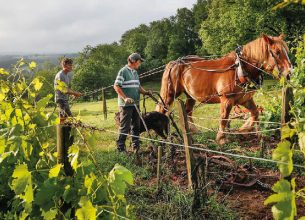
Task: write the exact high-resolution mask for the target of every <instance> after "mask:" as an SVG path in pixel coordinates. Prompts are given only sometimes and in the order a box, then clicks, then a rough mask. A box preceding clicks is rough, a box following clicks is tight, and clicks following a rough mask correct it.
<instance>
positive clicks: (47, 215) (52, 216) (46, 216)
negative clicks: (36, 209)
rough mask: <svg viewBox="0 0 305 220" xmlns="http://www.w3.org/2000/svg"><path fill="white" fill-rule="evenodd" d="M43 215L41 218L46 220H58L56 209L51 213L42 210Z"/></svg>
mask: <svg viewBox="0 0 305 220" xmlns="http://www.w3.org/2000/svg"><path fill="white" fill-rule="evenodd" d="M41 212H42V214H41V216H42V217H43V219H45V220H53V219H55V218H56V215H57V213H58V212H57V210H56V209H50V210H49V211H47V212H45V211H44V210H41Z"/></svg>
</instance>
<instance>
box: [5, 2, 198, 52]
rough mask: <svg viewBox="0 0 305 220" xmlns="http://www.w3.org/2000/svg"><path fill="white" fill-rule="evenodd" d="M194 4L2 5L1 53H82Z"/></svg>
mask: <svg viewBox="0 0 305 220" xmlns="http://www.w3.org/2000/svg"><path fill="white" fill-rule="evenodd" d="M195 2H196V0H24V1H22V0H0V3H1V7H0V53H1V54H3V53H16V52H17V53H62V52H63V53H67V52H79V51H81V50H82V49H83V48H84V47H85V46H86V45H92V46H95V45H96V44H100V43H112V42H114V41H118V40H119V39H120V37H121V35H122V34H123V33H124V32H125V31H127V30H129V29H131V28H134V27H137V26H138V25H139V24H142V23H144V24H149V22H151V21H155V20H159V19H162V18H165V17H169V16H171V15H175V14H176V10H177V9H178V8H182V7H187V8H189V9H190V8H192V6H193V4H194V3H195Z"/></svg>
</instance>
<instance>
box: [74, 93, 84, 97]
mask: <svg viewBox="0 0 305 220" xmlns="http://www.w3.org/2000/svg"><path fill="white" fill-rule="evenodd" d="M73 95H74V96H75V97H76V98H79V97H81V96H82V94H81V93H80V92H74V94H73Z"/></svg>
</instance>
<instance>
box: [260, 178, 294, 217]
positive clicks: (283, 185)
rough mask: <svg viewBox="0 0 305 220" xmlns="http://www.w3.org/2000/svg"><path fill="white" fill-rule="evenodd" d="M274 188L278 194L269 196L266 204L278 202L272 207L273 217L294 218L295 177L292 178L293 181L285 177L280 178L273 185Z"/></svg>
mask: <svg viewBox="0 0 305 220" xmlns="http://www.w3.org/2000/svg"><path fill="white" fill-rule="evenodd" d="M272 190H273V191H274V192H276V194H273V195H271V196H269V197H268V198H267V199H266V200H265V202H264V204H265V205H267V204H270V203H276V204H275V205H273V206H272V209H271V210H272V213H273V218H274V219H276V220H281V219H287V220H288V219H289V220H290V219H291V220H293V219H294V216H296V203H295V179H292V180H291V183H290V182H289V181H287V180H285V179H282V180H279V181H278V182H277V183H275V185H274V186H273V187H272Z"/></svg>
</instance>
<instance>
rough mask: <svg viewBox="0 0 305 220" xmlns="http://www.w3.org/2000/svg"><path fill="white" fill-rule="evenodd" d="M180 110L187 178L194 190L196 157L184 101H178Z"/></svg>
mask: <svg viewBox="0 0 305 220" xmlns="http://www.w3.org/2000/svg"><path fill="white" fill-rule="evenodd" d="M178 102H179V104H178V109H179V117H180V120H179V121H180V126H181V129H182V133H183V142H184V149H185V160H186V169H187V177H188V187H189V189H192V188H193V186H192V185H193V184H192V182H193V181H192V169H193V167H194V163H195V161H194V157H193V152H192V150H191V149H190V148H189V146H191V145H192V139H191V135H190V129H189V125H188V120H187V114H186V111H185V107H184V103H183V101H182V100H178Z"/></svg>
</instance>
